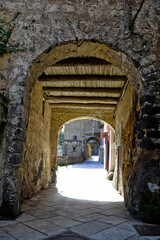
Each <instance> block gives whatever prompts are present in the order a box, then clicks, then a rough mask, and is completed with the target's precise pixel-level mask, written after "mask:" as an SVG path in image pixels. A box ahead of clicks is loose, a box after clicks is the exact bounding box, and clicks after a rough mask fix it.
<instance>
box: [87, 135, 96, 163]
mask: <svg viewBox="0 0 160 240" xmlns="http://www.w3.org/2000/svg"><path fill="white" fill-rule="evenodd" d="M99 147H100V140H99V139H97V138H96V137H90V138H88V139H87V141H86V143H85V159H87V158H90V157H91V156H92V155H98V156H99Z"/></svg>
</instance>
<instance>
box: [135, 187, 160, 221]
mask: <svg viewBox="0 0 160 240" xmlns="http://www.w3.org/2000/svg"><path fill="white" fill-rule="evenodd" d="M139 215H140V218H141V219H142V220H143V221H144V222H148V223H157V224H159V223H160V190H156V191H155V192H153V193H151V195H150V196H148V197H143V198H141V200H140V202H139Z"/></svg>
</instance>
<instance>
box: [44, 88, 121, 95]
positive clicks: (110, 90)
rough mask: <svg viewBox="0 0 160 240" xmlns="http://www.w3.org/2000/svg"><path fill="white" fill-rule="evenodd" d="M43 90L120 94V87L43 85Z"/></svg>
mask: <svg viewBox="0 0 160 240" xmlns="http://www.w3.org/2000/svg"><path fill="white" fill-rule="evenodd" d="M43 92H52V93H54V92H55V93H56V92H68V93H72V92H82V93H90V92H93V93H110V94H112V93H113V94H120V93H121V88H114V89H113V88H86V87H84V88H78V87H77V88H75V87H67V88H66V87H43Z"/></svg>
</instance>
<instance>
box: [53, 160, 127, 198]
mask: <svg viewBox="0 0 160 240" xmlns="http://www.w3.org/2000/svg"><path fill="white" fill-rule="evenodd" d="M92 160H93V159H91V160H89V161H85V162H84V163H82V164H75V165H70V166H68V167H59V168H58V171H57V188H58V192H59V193H60V194H61V195H63V196H65V197H69V198H75V199H83V200H91V201H107V202H118V201H120V202H122V201H123V197H122V196H121V195H120V194H119V193H118V192H117V191H116V190H115V189H114V187H113V186H112V183H111V182H110V181H108V180H107V179H106V171H105V170H104V169H103V168H102V166H101V164H100V163H98V162H97V165H96V163H95V162H96V161H92ZM99 167H100V168H99Z"/></svg>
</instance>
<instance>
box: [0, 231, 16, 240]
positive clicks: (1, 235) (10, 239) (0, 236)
mask: <svg viewBox="0 0 160 240" xmlns="http://www.w3.org/2000/svg"><path fill="white" fill-rule="evenodd" d="M0 239H1V240H15V238H13V237H12V236H10V235H8V234H7V233H5V232H2V231H0Z"/></svg>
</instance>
